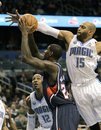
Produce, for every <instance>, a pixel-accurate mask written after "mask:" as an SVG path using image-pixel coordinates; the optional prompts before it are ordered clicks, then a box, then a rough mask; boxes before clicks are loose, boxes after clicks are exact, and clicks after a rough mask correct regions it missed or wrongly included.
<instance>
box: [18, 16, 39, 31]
mask: <svg viewBox="0 0 101 130" xmlns="http://www.w3.org/2000/svg"><path fill="white" fill-rule="evenodd" d="M21 19H22V20H23V21H24V22H25V25H26V26H31V27H32V26H33V25H34V26H33V27H32V28H31V30H30V32H29V33H33V32H34V31H35V30H36V29H37V27H38V20H37V19H36V18H35V17H34V16H33V15H32V14H24V15H22V16H21Z"/></svg>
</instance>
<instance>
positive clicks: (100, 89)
mask: <svg viewBox="0 0 101 130" xmlns="http://www.w3.org/2000/svg"><path fill="white" fill-rule="evenodd" d="M71 89H72V92H73V96H74V99H75V101H76V104H77V108H78V111H79V113H80V114H81V116H82V118H83V119H84V120H85V122H86V124H87V125H88V126H92V125H94V124H96V123H97V122H101V82H100V81H99V80H98V79H94V80H92V81H89V83H86V84H82V85H74V84H72V85H71Z"/></svg>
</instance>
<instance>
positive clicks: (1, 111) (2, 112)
mask: <svg viewBox="0 0 101 130" xmlns="http://www.w3.org/2000/svg"><path fill="white" fill-rule="evenodd" d="M4 117H5V107H4V104H3V102H2V101H1V100H0V130H1V129H2V125H3V121H4Z"/></svg>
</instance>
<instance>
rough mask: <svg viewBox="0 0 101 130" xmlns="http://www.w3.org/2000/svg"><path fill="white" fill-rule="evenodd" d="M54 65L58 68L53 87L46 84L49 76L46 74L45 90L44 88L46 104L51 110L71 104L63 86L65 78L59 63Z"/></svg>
mask: <svg viewBox="0 0 101 130" xmlns="http://www.w3.org/2000/svg"><path fill="white" fill-rule="evenodd" d="M56 64H57V66H58V75H57V80H56V82H55V84H54V85H52V86H51V85H50V84H49V83H48V80H47V78H48V77H49V76H48V74H45V79H46V88H44V95H45V97H46V99H47V100H48V104H49V106H50V107H51V108H54V107H56V106H59V105H63V104H67V103H72V102H71V100H70V99H69V93H68V91H67V89H66V86H65V76H64V72H63V69H62V67H61V65H60V64H59V63H56Z"/></svg>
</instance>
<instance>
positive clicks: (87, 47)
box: [66, 35, 98, 84]
mask: <svg viewBox="0 0 101 130" xmlns="http://www.w3.org/2000/svg"><path fill="white" fill-rule="evenodd" d="M95 44H96V40H95V39H93V38H92V39H90V40H89V41H87V42H86V43H84V44H83V43H82V42H80V41H78V40H77V36H76V35H74V37H73V39H72V41H71V43H70V45H69V49H68V51H67V52H66V65H67V69H68V73H69V76H70V79H71V82H72V83H73V84H82V83H85V82H87V81H89V80H91V79H94V78H95V77H96V76H97V74H96V73H95V69H96V67H97V60H98V55H97V52H96V45H95Z"/></svg>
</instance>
